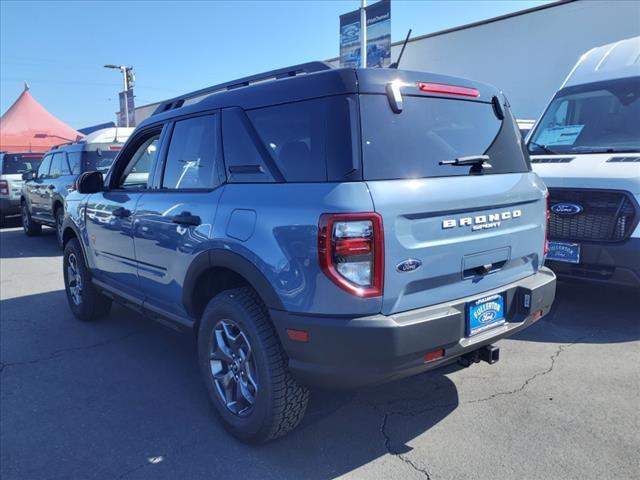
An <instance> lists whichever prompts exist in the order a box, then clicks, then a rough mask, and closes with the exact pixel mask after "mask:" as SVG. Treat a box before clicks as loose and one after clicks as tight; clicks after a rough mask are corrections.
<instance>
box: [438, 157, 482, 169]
mask: <svg viewBox="0 0 640 480" xmlns="http://www.w3.org/2000/svg"><path fill="white" fill-rule="evenodd" d="M489 160H491V158H490V157H489V155H471V156H469V157H458V158H456V159H454V160H442V161H441V162H440V165H451V166H454V167H464V166H469V165H477V166H480V167H482V168H491V164H490V163H489Z"/></svg>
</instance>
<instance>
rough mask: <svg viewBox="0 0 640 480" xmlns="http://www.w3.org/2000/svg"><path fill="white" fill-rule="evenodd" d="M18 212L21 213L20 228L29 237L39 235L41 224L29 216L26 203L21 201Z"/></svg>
mask: <svg viewBox="0 0 640 480" xmlns="http://www.w3.org/2000/svg"><path fill="white" fill-rule="evenodd" d="M20 212H21V214H22V229H23V230H24V233H25V234H26V235H27V236H29V237H33V236H35V235H40V232H42V225H40V224H39V223H38V222H36V221H34V220H33V219H32V218H31V213H29V207H27V204H26V203H24V202H23V203H22V205H21V207H20Z"/></svg>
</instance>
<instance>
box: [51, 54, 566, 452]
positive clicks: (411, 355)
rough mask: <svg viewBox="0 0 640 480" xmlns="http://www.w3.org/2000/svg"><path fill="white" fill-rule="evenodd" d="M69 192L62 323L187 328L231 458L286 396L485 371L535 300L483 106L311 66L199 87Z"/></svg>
mask: <svg viewBox="0 0 640 480" xmlns="http://www.w3.org/2000/svg"><path fill="white" fill-rule="evenodd" d="M139 165H145V166H146V168H137V167H138V166H139ZM76 189H77V191H76V192H75V193H72V194H70V195H69V196H68V197H67V199H66V202H67V204H66V211H67V215H66V217H65V220H64V224H63V241H64V279H65V285H66V293H67V297H68V301H69V305H70V307H71V310H72V311H73V313H74V314H75V316H76V317H78V318H79V319H81V320H92V319H95V318H98V317H102V316H104V315H106V314H107V312H108V311H109V308H110V306H111V302H112V301H113V300H116V301H119V302H122V303H124V304H125V305H127V306H130V307H132V308H134V309H136V310H139V311H140V312H143V313H145V314H146V315H148V316H150V317H152V318H154V319H157V320H159V321H161V322H162V323H169V324H171V325H174V326H178V327H184V328H186V329H191V330H194V331H195V332H196V333H197V339H198V341H197V344H198V354H199V362H200V366H201V370H202V376H203V379H204V382H205V384H206V386H207V388H208V393H209V396H210V398H211V401H212V403H213V405H214V407H215V411H216V412H217V414H218V415H219V417H220V418H221V420H222V423H223V424H224V426H225V427H226V428H227V429H228V430H229V431H230V432H231V433H232V434H234V435H235V436H237V437H239V438H241V439H243V440H246V441H253V442H263V441H267V440H270V439H274V438H276V437H279V436H281V435H284V434H285V433H287V432H288V431H290V430H291V429H293V428H294V427H295V426H296V425H297V424H298V423H299V422H300V420H301V418H302V416H303V415H304V412H305V408H306V405H307V400H308V395H309V393H308V386H312V385H320V386H326V387H358V386H362V385H367V384H373V383H381V382H386V381H390V380H393V379H397V378H401V377H405V376H408V375H414V374H417V373H420V372H424V371H426V370H429V369H431V368H434V367H438V366H442V365H443V364H445V363H449V362H451V361H455V360H460V361H463V362H465V363H467V364H470V363H472V362H474V361H478V360H480V359H482V360H486V361H489V362H494V361H496V360H497V357H498V350H497V348H496V347H495V346H493V345H492V343H493V342H495V341H496V340H499V339H501V338H504V337H507V336H509V335H511V334H513V333H515V332H517V331H519V330H522V329H523V328H526V327H528V326H529V325H531V324H532V323H533V322H535V321H536V320H538V319H539V318H541V317H542V316H544V315H545V314H546V313H547V312H548V311H549V309H550V308H551V304H552V302H553V299H554V296H555V276H554V274H553V273H552V272H551V271H550V270H549V269H547V268H544V267H543V262H544V255H545V242H546V238H545V231H546V221H547V213H546V188H545V186H544V184H543V183H542V182H541V181H540V179H539V178H538V176H537V175H536V174H535V173H532V171H531V168H530V165H529V160H528V156H527V152H526V150H525V149H524V148H523V145H522V140H521V137H520V134H519V132H518V129H517V127H516V124H515V121H514V119H513V117H512V115H511V113H510V110H509V107H508V103H507V102H506V99H505V98H504V96H503V95H502V94H501V93H500V92H499V91H498V90H496V89H495V88H493V87H490V86H488V85H484V84H480V83H475V82H470V81H468V80H463V79H458V78H451V77H445V76H441V75H434V74H428V73H420V72H408V71H398V70H392V69H346V68H344V69H335V68H331V67H330V66H328V65H326V64H324V63H319V62H316V63H308V64H304V65H298V66H294V67H290V68H286V69H281V70H276V71H272V72H267V73H265V74H261V75H256V76H252V77H248V78H243V79H240V80H236V81H233V82H229V83H226V84H223V85H217V86H215V87H211V88H207V89H204V90H201V91H198V92H194V93H191V94H188V95H185V96H183V97H179V98H176V99H173V100H170V101H167V102H165V103H163V104H162V105H161V106H159V107H158V109H157V111H156V112H155V113H154V115H152V116H151V117H150V118H148V119H147V120H145V121H144V122H143V123H142V124H141V125H140V126H139V127H137V129H136V131H135V132H134V133H133V134H132V135H131V137H130V138H129V140H128V141H127V143H126V144H125V145H124V147H123V149H122V150H121V152H120V153H119V155H118V156H117V158H116V160H115V162H114V164H113V166H112V167H111V169H110V170H109V172H108V174H107V175H106V176H105V177H104V179H103V175H102V173H100V172H87V173H84V174H82V175H81V176H80V177H79V178H78V180H77V182H76Z"/></svg>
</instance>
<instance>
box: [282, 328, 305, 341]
mask: <svg viewBox="0 0 640 480" xmlns="http://www.w3.org/2000/svg"><path fill="white" fill-rule="evenodd" d="M287 337H289V340H293V341H294V342H303V343H307V342H308V341H309V332H305V331H304V330H293V329H291V328H287Z"/></svg>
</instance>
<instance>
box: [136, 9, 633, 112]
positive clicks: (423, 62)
mask: <svg viewBox="0 0 640 480" xmlns="http://www.w3.org/2000/svg"><path fill="white" fill-rule="evenodd" d="M392 15H393V11H392ZM392 21H393V19H392ZM415 22H416V25H414V27H418V25H419V22H420V19H419V18H416V19H415ZM636 35H640V0H608V1H607V0H560V1H558V2H554V3H549V4H546V5H542V6H540V7H535V8H530V9H528V10H522V11H519V12H514V13H511V14H508V15H503V16H501V17H495V18H490V19H488V20H483V21H480V22H475V23H470V24H468V25H462V26H460V27H455V28H450V29H448V30H443V31H440V32H434V33H429V34H427V35H421V36H419V37H414V38H411V39H410V40H409V42H408V44H407V48H406V50H405V52H404V56H403V58H402V62H401V64H400V67H401V68H402V69H405V70H418V71H426V72H435V73H441V74H448V75H454V76H459V77H466V78H470V79H474V80H479V81H482V82H486V83H490V84H493V85H495V86H497V87H498V88H500V89H501V90H502V91H504V92H505V94H506V95H507V97H508V98H509V101H510V103H511V106H512V109H513V111H514V113H515V115H516V116H517V117H518V118H523V119H525V118H526V119H537V118H538V117H539V116H540V115H541V114H542V111H543V109H544V108H545V106H546V104H547V103H548V101H549V99H550V98H551V96H552V95H553V94H554V93H555V92H556V90H557V89H558V87H559V86H560V84H561V83H562V82H563V80H564V79H565V77H566V76H567V75H568V74H569V71H570V70H571V68H572V67H573V66H574V65H575V63H576V62H577V61H578V59H579V58H580V56H581V55H582V54H583V53H585V52H586V51H587V50H590V49H591V48H594V47H598V46H600V45H605V44H607V43H611V42H615V41H618V40H622V39H625V38H629V37H634V36H636ZM401 44H402V42H396V43H394V44H393V45H392V50H391V61H392V62H394V61H395V60H396V59H397V58H398V54H399V53H400V48H401ZM638 54H640V52H638ZM309 60H312V59H309ZM329 62H330V63H332V64H334V65H337V64H338V59H337V58H333V59H331V60H329ZM157 105H158V103H155V104H151V105H146V106H142V107H138V108H136V124H139V123H140V122H141V121H142V120H143V119H145V118H147V117H148V116H149V115H151V113H153V110H154V109H155V108H156V107H157Z"/></svg>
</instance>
